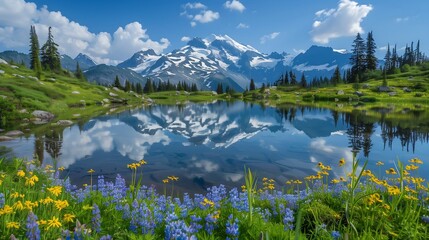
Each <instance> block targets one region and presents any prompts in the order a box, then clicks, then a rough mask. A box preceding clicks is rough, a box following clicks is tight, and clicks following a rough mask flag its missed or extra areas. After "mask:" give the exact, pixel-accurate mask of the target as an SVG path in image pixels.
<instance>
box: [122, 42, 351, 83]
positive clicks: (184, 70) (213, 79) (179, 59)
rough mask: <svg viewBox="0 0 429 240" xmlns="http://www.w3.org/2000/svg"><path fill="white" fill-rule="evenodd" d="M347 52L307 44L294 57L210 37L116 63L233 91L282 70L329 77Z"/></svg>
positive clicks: (143, 72)
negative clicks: (219, 84)
mask: <svg viewBox="0 0 429 240" xmlns="http://www.w3.org/2000/svg"><path fill="white" fill-rule="evenodd" d="M349 58H350V54H347V53H344V52H343V53H342V52H341V51H339V50H334V49H332V48H329V47H318V46H312V47H310V49H308V50H307V51H306V52H304V53H301V54H299V55H297V56H294V55H291V54H287V53H277V52H273V53H271V54H264V53H261V52H260V51H258V50H257V49H255V48H254V47H252V46H249V45H244V44H241V43H239V42H237V41H235V40H234V39H232V38H231V37H229V36H227V35H224V36H219V35H211V36H210V37H208V38H205V39H201V38H194V39H192V40H190V41H189V42H188V43H187V44H186V45H185V46H184V47H182V48H180V49H177V50H174V51H172V52H170V53H167V54H165V55H158V54H156V53H155V52H154V51H153V50H146V51H140V52H137V53H135V54H134V55H133V56H132V57H131V58H130V59H128V60H126V61H124V62H122V63H121V64H119V65H118V67H122V68H129V69H131V70H133V71H136V72H138V73H140V74H141V75H143V76H144V77H150V78H152V79H153V80H155V81H168V80H169V81H170V82H172V83H178V82H179V81H186V82H188V83H196V84H197V86H198V88H199V89H204V90H214V89H216V87H217V84H218V83H222V84H223V86H229V87H232V88H233V89H235V90H237V91H243V90H244V89H246V87H248V85H249V81H250V79H251V78H253V79H254V80H255V82H256V83H257V84H262V83H268V82H269V83H273V82H275V81H276V80H278V79H279V77H280V76H281V75H282V74H283V73H285V72H286V71H290V70H292V71H294V72H295V73H297V74H301V73H302V72H305V75H306V77H307V78H308V79H311V78H312V77H314V76H317V77H320V76H322V77H324V76H328V77H330V76H331V75H332V73H333V71H334V70H335V68H336V66H337V65H338V66H339V67H340V68H342V69H345V68H347V67H348V62H349Z"/></svg>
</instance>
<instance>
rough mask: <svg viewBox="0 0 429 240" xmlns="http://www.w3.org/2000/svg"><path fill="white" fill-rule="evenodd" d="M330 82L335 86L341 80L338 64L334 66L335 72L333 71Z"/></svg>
mask: <svg viewBox="0 0 429 240" xmlns="http://www.w3.org/2000/svg"><path fill="white" fill-rule="evenodd" d="M331 82H332V84H333V85H334V86H337V84H339V83H340V82H341V74H340V68H339V67H338V66H337V67H336V68H335V72H334V75H332V81H331Z"/></svg>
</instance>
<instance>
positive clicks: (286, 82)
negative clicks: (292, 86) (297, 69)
mask: <svg viewBox="0 0 429 240" xmlns="http://www.w3.org/2000/svg"><path fill="white" fill-rule="evenodd" d="M284 85H289V75H288V74H287V72H286V74H285V77H284Z"/></svg>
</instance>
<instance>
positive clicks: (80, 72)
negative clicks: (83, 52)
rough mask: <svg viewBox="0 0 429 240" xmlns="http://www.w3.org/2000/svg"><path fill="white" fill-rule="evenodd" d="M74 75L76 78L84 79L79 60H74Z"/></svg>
mask: <svg viewBox="0 0 429 240" xmlns="http://www.w3.org/2000/svg"><path fill="white" fill-rule="evenodd" d="M74 75H75V76H76V78H77V79H80V80H85V75H83V72H82V69H80V66H79V62H76V72H75V73H74Z"/></svg>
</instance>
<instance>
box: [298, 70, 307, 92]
mask: <svg viewBox="0 0 429 240" xmlns="http://www.w3.org/2000/svg"><path fill="white" fill-rule="evenodd" d="M299 85H300V86H301V87H302V88H306V87H307V79H305V75H304V72H302V76H301V82H300V83H299Z"/></svg>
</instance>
